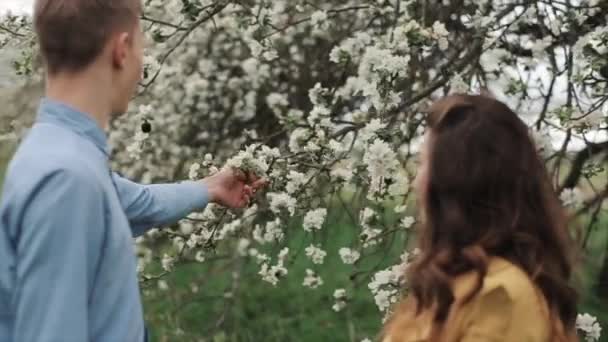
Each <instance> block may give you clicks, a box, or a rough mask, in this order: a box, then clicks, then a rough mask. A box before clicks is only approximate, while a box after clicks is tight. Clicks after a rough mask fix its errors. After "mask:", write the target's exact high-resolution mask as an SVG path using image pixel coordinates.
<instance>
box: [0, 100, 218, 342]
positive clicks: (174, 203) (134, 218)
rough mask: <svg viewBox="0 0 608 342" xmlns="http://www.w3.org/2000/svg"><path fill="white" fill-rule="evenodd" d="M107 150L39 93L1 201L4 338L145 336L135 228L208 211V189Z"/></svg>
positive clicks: (94, 132)
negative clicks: (143, 169) (127, 164)
mask: <svg viewBox="0 0 608 342" xmlns="http://www.w3.org/2000/svg"><path fill="white" fill-rule="evenodd" d="M108 151H109V149H108V145H107V137H106V134H105V133H104V131H103V130H102V129H101V128H100V127H99V126H98V125H97V123H96V122H95V121H94V120H93V119H92V118H91V117H90V116H88V115H86V114H84V113H80V112H78V111H77V110H75V109H72V108H70V107H68V106H66V105H64V104H61V103H58V102H54V101H51V100H48V99H45V100H43V101H42V103H41V106H40V109H39V112H38V118H37V120H36V123H35V124H34V126H33V127H32V129H31V130H30V132H29V133H28V135H27V137H26V138H25V139H24V141H23V142H22V143H21V145H20V146H19V148H18V150H17V152H16V154H15V156H14V157H13V159H12V161H11V163H10V164H9V167H8V170H7V174H6V179H5V184H4V189H3V194H2V199H1V202H0V341H3V342H5V341H6V342H9V341H12V342H84V341H94V342H98V341H99V342H101V341H108V342H141V341H143V339H144V330H145V329H144V320H143V314H142V305H141V299H140V293H139V284H138V279H137V270H136V264H137V262H136V256H135V249H134V246H133V236H137V235H140V234H143V233H144V232H145V231H146V230H147V229H149V228H151V227H153V226H159V225H163V224H168V223H173V222H175V221H177V220H179V219H180V218H183V217H184V216H186V215H187V214H189V213H190V212H192V211H195V210H200V209H203V208H204V207H205V206H206V204H207V202H208V192H207V189H206V188H205V187H204V186H203V185H202V184H201V183H198V182H190V181H188V182H183V183H178V184H163V185H140V184H136V183H133V182H131V181H129V180H127V179H124V178H122V177H120V176H118V175H117V174H115V173H112V172H111V171H110V169H109V164H108V155H109V153H108Z"/></svg>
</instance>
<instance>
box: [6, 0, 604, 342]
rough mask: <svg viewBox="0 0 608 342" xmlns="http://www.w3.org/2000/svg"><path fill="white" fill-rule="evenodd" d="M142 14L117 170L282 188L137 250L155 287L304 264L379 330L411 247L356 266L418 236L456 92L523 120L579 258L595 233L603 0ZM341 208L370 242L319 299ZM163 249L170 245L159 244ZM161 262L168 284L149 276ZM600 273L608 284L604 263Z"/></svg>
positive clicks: (268, 6)
mask: <svg viewBox="0 0 608 342" xmlns="http://www.w3.org/2000/svg"><path fill="white" fill-rule="evenodd" d="M145 4H146V6H145V12H144V14H143V15H142V21H143V24H144V26H145V32H146V34H147V36H148V38H149V40H150V42H151V44H150V46H149V50H148V51H147V57H146V68H145V73H144V79H143V81H142V85H141V89H140V92H139V94H138V96H137V99H136V100H135V103H136V105H134V106H133V108H132V109H131V113H130V114H129V115H125V116H122V117H119V118H117V119H116V120H115V121H114V122H113V126H114V129H113V131H112V133H111V143H112V145H113V147H114V153H113V163H114V166H115V168H116V169H117V170H120V171H122V172H123V173H125V174H126V175H127V176H129V177H132V178H135V179H140V180H142V181H143V182H156V181H164V180H175V179H180V178H183V177H186V176H188V177H189V178H192V179H197V178H200V177H203V176H205V175H208V174H210V173H213V172H215V171H216V170H217V169H218V168H219V167H222V166H224V165H229V166H232V167H236V168H240V169H244V170H250V171H254V172H256V173H257V174H260V175H265V176H266V177H268V178H269V179H270V180H271V181H272V183H271V186H270V188H269V190H268V191H267V192H265V193H262V194H259V195H258V197H257V198H256V199H255V202H254V204H253V205H252V206H251V207H250V208H248V209H246V210H244V211H242V212H232V211H226V210H224V209H221V208H218V207H215V206H210V207H208V208H207V209H206V210H205V211H204V212H203V213H201V214H199V215H192V216H191V217H190V218H189V219H187V220H184V221H182V222H180V223H179V224H178V225H176V226H173V227H168V228H167V227H164V228H163V229H162V230H160V229H159V230H154V231H152V232H150V233H149V234H147V235H146V236H145V237H144V238H140V239H139V240H138V241H137V244H138V247H139V255H140V264H139V271H140V276H141V280H142V282H144V283H150V282H157V281H160V282H161V285H163V283H162V279H163V277H164V276H165V275H166V274H167V273H168V272H171V271H172V270H173V269H174V268H176V267H180V264H182V263H184V262H191V261H196V262H201V263H212V262H216V259H217V258H216V257H217V256H218V255H228V258H230V259H241V258H242V259H248V260H253V261H254V262H256V263H257V264H258V267H259V281H265V282H268V283H269V285H268V286H270V287H273V286H281V282H282V280H283V279H285V278H286V277H289V276H290V274H289V265H290V263H291V262H292V261H293V260H294V259H295V258H307V259H309V263H310V266H309V268H308V269H307V270H306V276H305V278H304V279H302V285H303V286H304V287H308V288H311V289H314V290H315V291H328V295H329V296H333V299H334V305H333V309H334V310H336V311H340V310H343V309H344V308H345V307H346V306H347V305H348V298H349V293H348V291H347V290H346V289H347V288H348V287H349V286H352V285H353V283H356V284H363V285H364V286H368V288H369V290H370V291H371V293H370V295H371V296H373V297H374V299H375V302H376V304H377V306H378V308H379V309H380V311H381V314H379V316H378V318H379V319H381V318H382V317H383V316H384V314H385V313H387V312H388V311H389V310H390V307H391V304H393V303H395V301H396V300H397V299H398V296H399V294H400V293H399V289H400V288H402V286H403V285H404V286H405V287H404V288H407V279H404V278H403V274H404V270H405V268H407V265H408V262H409V261H410V260H411V258H413V257H414V255H415V251H411V250H409V251H406V246H405V245H404V246H403V251H404V253H403V255H402V257H401V259H400V260H393V263H394V264H395V266H391V267H389V268H387V269H383V268H376V269H372V270H368V269H365V270H363V269H360V268H359V267H358V266H359V265H360V264H361V262H362V261H363V260H365V259H366V258H367V257H369V256H370V255H374V254H376V253H378V251H381V250H383V249H386V248H388V247H387V246H389V245H390V244H393V243H395V242H394V241H396V240H395V236H401V237H404V238H403V239H401V240H399V241H404V240H405V241H407V240H408V239H407V237H409V235H410V234H409V232H410V231H411V230H412V227H413V226H415V224H416V219H415V217H414V216H413V212H414V211H413V209H412V204H411V203H412V202H411V201H410V199H411V197H412V196H411V192H412V191H411V187H410V184H411V181H412V179H413V177H414V175H415V165H416V157H417V147H418V144H419V141H420V137H421V134H422V133H423V131H424V120H423V115H422V114H421V113H422V111H423V110H424V108H425V107H427V106H428V105H429V103H430V102H431V101H432V100H433V99H434V98H437V97H438V96H441V95H444V94H447V93H451V92H473V93H474V92H480V91H489V92H491V93H493V94H494V95H495V96H497V97H498V98H500V99H502V100H505V101H506V102H507V103H509V105H510V106H511V107H512V108H514V109H516V112H518V113H520V114H521V115H522V118H523V119H524V120H525V121H526V122H527V123H528V124H529V126H530V132H531V134H533V135H534V136H535V138H536V139H537V142H538V147H539V150H540V152H541V153H542V154H543V156H544V157H545V159H546V162H547V165H548V168H549V170H550V171H551V175H552V177H553V180H554V182H555V186H556V188H557V189H558V191H559V192H560V193H561V197H562V199H563V201H564V204H565V205H566V206H568V207H569V208H570V209H571V211H572V213H573V214H575V215H577V216H580V217H584V218H585V219H584V220H582V221H581V222H583V223H582V228H583V229H582V232H583V234H582V236H583V239H582V242H581V243H582V245H583V246H582V247H585V246H586V244H587V243H588V239H589V236H590V232H592V231H593V230H594V229H598V228H599V223H598V222H599V221H598V220H599V217H600V216H601V215H602V212H604V215H605V211H606V198H607V197H608V181H607V178H608V177H607V176H606V175H607V171H606V160H607V158H608V136H607V131H608V119H607V118H608V106H607V105H606V102H607V101H608V92H607V91H606V86H607V85H608V25H607V22H606V17H605V13H606V11H608V4H607V3H606V2H600V1H599V0H590V1H576V0H563V1H529V0H517V1H515V0H494V1H489V0H485V1H470V0H450V1H418V0H342V1H329V2H328V1H318V0H308V1H305V0H294V1H286V0H274V1H270V0H180V1H178V0H170V1H161V0H146V1H145ZM30 26H31V23H30V20H29V18H27V17H20V16H12V15H9V16H6V17H5V18H3V21H2V23H1V26H0V46H2V47H17V48H19V49H20V51H21V54H20V56H19V57H18V58H17V59H15V61H14V64H13V66H14V68H15V70H16V71H17V73H19V74H21V75H25V76H29V77H36V75H38V76H39V75H40V74H39V66H38V64H37V63H36V59H35V58H34V56H35V48H36V46H35V44H34V43H33V35H32V32H31V27H30ZM332 210H334V211H335V210H341V211H347V212H348V216H349V217H350V220H351V225H350V229H352V230H353V232H354V233H355V234H356V235H357V236H358V237H359V238H358V239H357V240H356V241H352V242H351V243H350V244H347V245H344V246H342V247H341V248H340V249H339V253H338V257H339V258H340V259H341V260H342V262H343V263H344V264H346V265H347V267H352V276H351V277H350V278H349V279H345V280H344V288H338V289H335V288H334V289H324V288H323V287H322V285H323V278H322V276H321V274H322V272H323V265H324V260H325V258H326V257H328V255H327V251H326V250H325V248H324V240H323V239H321V238H320V237H321V236H323V230H324V229H328V224H327V223H328V222H327V220H326V218H327V217H328V215H329V216H331V212H332ZM387 213H388V214H387ZM389 214H390V215H389ZM293 222H297V224H296V225H294V224H293ZM294 227H296V228H294ZM159 228H160V227H159ZM293 229H301V230H303V231H304V233H305V234H306V236H307V238H306V239H307V240H306V241H307V242H306V243H305V244H303V245H302V247H301V250H294V249H293V248H292V249H289V248H287V247H286V246H287V242H288V240H289V237H290V236H292V235H293V232H292V230H293ZM603 229H605V227H604V228H603ZM159 241H160V242H162V241H165V242H168V243H169V244H170V245H171V248H169V249H166V248H164V249H158V248H151V246H158V244H159ZM159 250H162V252H158V251H159ZM606 255H608V253H606ZM606 259H607V260H608V257H606ZM155 260H158V261H160V263H161V264H162V269H163V271H162V272H156V273H155V272H151V271H150V270H149V265H150V263H153V262H154V261H155ZM228 271H229V270H227V272H226V274H232V272H228ZM235 272H236V271H235ZM602 277H603V278H602ZM600 278H602V279H603V281H604V282H605V283H604V284H606V282H608V261H605V262H604V271H603V272H601V276H600ZM163 286H164V285H163ZM598 288H601V287H598ZM603 288H604V290H603V291H606V290H605V288H606V287H605V285H604V287H603ZM579 323H580V324H579V326H580V328H581V329H582V330H583V331H584V332H585V333H586V336H587V338H588V340H595V339H596V338H599V330H600V328H599V325H598V324H597V322H596V321H595V320H594V319H593V317H590V316H588V315H584V316H581V318H580V322H579Z"/></svg>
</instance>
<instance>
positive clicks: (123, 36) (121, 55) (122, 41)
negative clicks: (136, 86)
mask: <svg viewBox="0 0 608 342" xmlns="http://www.w3.org/2000/svg"><path fill="white" fill-rule="evenodd" d="M111 44H112V46H111V48H112V64H113V66H114V67H115V68H117V69H123V68H124V67H125V64H126V62H127V55H128V53H129V47H130V46H131V35H130V34H129V33H127V32H121V33H120V34H118V35H117V36H116V37H115V38H114V39H113V40H112V43H111Z"/></svg>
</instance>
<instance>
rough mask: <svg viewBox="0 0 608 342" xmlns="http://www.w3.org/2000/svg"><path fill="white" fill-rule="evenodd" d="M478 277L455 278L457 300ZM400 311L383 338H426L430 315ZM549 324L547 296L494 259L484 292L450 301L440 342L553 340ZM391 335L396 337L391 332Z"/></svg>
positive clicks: (401, 341)
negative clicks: (464, 302)
mask: <svg viewBox="0 0 608 342" xmlns="http://www.w3.org/2000/svg"><path fill="white" fill-rule="evenodd" d="M475 279H476V277H475V275H474V274H465V275H463V276H461V277H459V278H457V279H455V281H454V285H453V291H454V296H455V298H456V301H455V302H457V301H458V299H459V298H463V297H464V296H465V295H466V294H467V293H468V292H469V290H470V289H471V288H472V287H473V286H474V285H475ZM408 312H409V311H402V312H400V311H398V312H397V313H396V314H395V317H393V320H394V322H393V323H392V324H391V328H389V329H388V331H387V334H388V335H387V336H386V337H385V338H384V340H383V342H425V341H428V338H429V335H430V332H431V319H432V318H431V316H432V315H431V313H430V312H423V313H421V314H420V315H418V316H415V315H413V313H408ZM550 331H551V323H550V319H549V314H548V309H547V304H546V301H545V299H544V296H543V295H542V293H541V292H540V290H538V289H537V288H536V286H535V285H534V283H532V281H531V280H530V278H529V277H528V276H527V275H526V274H525V273H524V272H523V271H522V270H521V269H520V268H519V267H517V266H515V265H513V264H512V263H510V262H509V261H507V260H505V259H501V258H492V259H491V260H490V263H489V265H488V274H487V275H486V277H485V279H484V283H483V287H482V289H481V291H480V292H479V293H478V294H477V295H476V296H475V297H474V298H473V299H472V300H471V301H469V302H468V303H466V304H464V305H457V304H455V305H452V308H451V310H450V313H449V315H448V319H447V321H446V323H445V325H444V327H443V329H442V331H441V334H442V335H441V342H444V341H445V342H498V341H501V342H502V341H507V342H551V341H550ZM391 334H392V336H391Z"/></svg>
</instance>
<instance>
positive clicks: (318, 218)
mask: <svg viewBox="0 0 608 342" xmlns="http://www.w3.org/2000/svg"><path fill="white" fill-rule="evenodd" d="M326 216H327V209H325V208H319V209H315V210H311V211H309V212H308V213H306V216H304V222H303V224H302V226H303V227H304V230H305V231H307V232H312V231H313V230H319V229H321V227H322V226H323V223H324V222H325V217H326Z"/></svg>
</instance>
